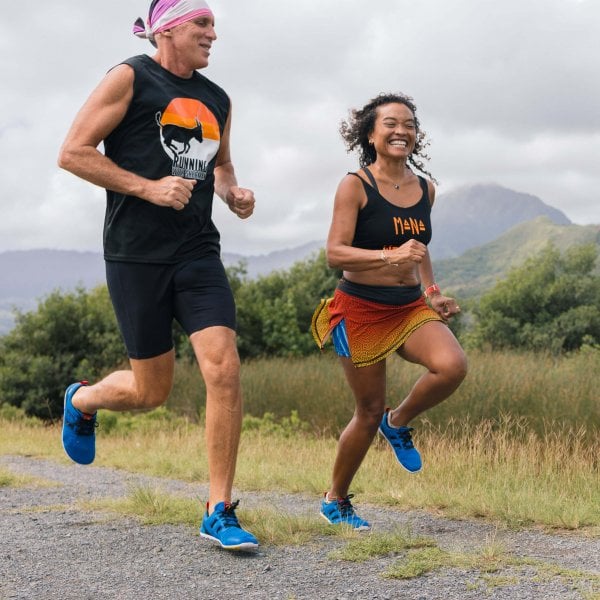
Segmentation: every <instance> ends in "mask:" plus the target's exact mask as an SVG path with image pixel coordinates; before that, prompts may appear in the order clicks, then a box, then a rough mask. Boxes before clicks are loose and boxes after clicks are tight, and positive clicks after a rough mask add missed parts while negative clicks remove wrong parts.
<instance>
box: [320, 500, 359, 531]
mask: <svg viewBox="0 0 600 600" xmlns="http://www.w3.org/2000/svg"><path fill="white" fill-rule="evenodd" d="M353 497H354V494H348V495H347V496H346V497H345V498H337V499H336V500H332V501H331V502H328V501H327V494H325V498H324V499H323V501H322V502H321V516H322V517H323V518H324V519H325V520H326V521H327V522H328V523H330V524H331V525H340V524H341V523H346V524H347V525H350V527H352V528H353V529H356V530H357V531H364V530H367V529H371V525H369V523H367V521H365V520H364V519H361V518H360V517H359V516H358V515H357V514H356V513H355V512H354V506H352V502H350V499H351V498H353Z"/></svg>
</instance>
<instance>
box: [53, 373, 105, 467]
mask: <svg viewBox="0 0 600 600" xmlns="http://www.w3.org/2000/svg"><path fill="white" fill-rule="evenodd" d="M82 385H87V381H80V382H77V383H72V384H71V385H70V386H69V387H68V388H67V390H66V391H65V410H64V414H63V427H62V444H63V448H64V449H65V452H66V453H67V455H68V456H69V458H70V459H71V460H73V461H75V462H76V463H79V464H80V465H89V464H90V463H91V462H94V457H95V456H96V427H97V426H98V423H97V422H96V415H95V414H93V415H91V416H89V415H84V414H83V413H82V412H81V411H80V410H77V409H76V408H75V407H74V406H73V404H72V402H71V401H72V399H73V395H74V394H75V392H76V391H77V390H78V389H79V388H80V387H81V386H82Z"/></svg>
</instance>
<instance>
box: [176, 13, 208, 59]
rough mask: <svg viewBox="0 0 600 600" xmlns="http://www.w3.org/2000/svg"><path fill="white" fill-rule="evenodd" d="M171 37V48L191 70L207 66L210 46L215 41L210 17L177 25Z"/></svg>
mask: <svg viewBox="0 0 600 600" xmlns="http://www.w3.org/2000/svg"><path fill="white" fill-rule="evenodd" d="M171 35H172V41H173V47H174V48H175V50H176V51H177V53H178V54H179V57H180V59H181V60H182V61H185V62H187V63H189V65H190V67H191V68H192V69H203V68H204V67H206V66H208V59H209V56H210V50H211V46H212V44H213V42H214V41H215V40H216V39H217V34H216V33H215V22H214V19H213V18H212V17H208V16H207V17H198V18H196V19H193V20H191V21H187V22H185V23H182V24H181V25H177V26H176V27H173V29H172V30H171Z"/></svg>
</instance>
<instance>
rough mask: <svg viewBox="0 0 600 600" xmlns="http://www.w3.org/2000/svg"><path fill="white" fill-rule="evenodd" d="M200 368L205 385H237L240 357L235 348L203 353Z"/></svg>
mask: <svg viewBox="0 0 600 600" xmlns="http://www.w3.org/2000/svg"><path fill="white" fill-rule="evenodd" d="M200 370H201V371H202V376H203V377H204V380H205V382H206V384H207V385H218V386H220V387H222V386H226V387H237V386H239V380H240V358H239V356H238V353H237V351H236V350H235V349H233V350H230V351H225V352H218V353H217V352H215V353H212V352H211V353H209V354H207V355H205V356H204V357H203V358H202V361H201V363H200Z"/></svg>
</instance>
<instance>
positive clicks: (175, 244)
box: [104, 55, 230, 264]
mask: <svg viewBox="0 0 600 600" xmlns="http://www.w3.org/2000/svg"><path fill="white" fill-rule="evenodd" d="M123 62H124V64H128V65H130V66H131V67H132V68H133V70H134V72H135V78H134V84H133V98H132V100H131V104H130V106H129V109H128V110H127V113H126V115H125V117H124V118H123V120H122V121H121V123H120V124H119V125H118V126H117V127H116V128H115V129H114V131H112V132H111V133H110V135H109V136H108V137H107V138H106V140H104V150H105V153H106V156H107V157H109V158H110V159H111V160H112V161H114V162H115V163H116V164H117V165H119V166H120V167H122V168H123V169H126V170H128V171H132V172H133V173H136V174H138V175H141V176H142V177H147V178H148V179H160V178H161V177H165V176H167V175H175V176H178V177H185V178H186V179H196V180H197V183H196V185H195V187H194V190H193V192H192V197H191V198H190V202H189V204H188V205H187V206H186V207H185V208H184V209H183V210H180V211H177V210H174V209H172V208H167V207H162V206H157V205H155V204H151V203H150V202H148V201H146V200H141V199H140V198H136V197H134V196H127V195H125V194H118V193H116V192H113V191H110V190H107V205H106V215H105V220H104V257H105V259H106V260H118V261H126V262H143V263H164V264H170V263H177V262H180V261H182V260H187V259H190V258H198V257H201V256H205V255H207V254H211V253H217V254H218V253H220V236H219V232H218V231H217V228H216V227H215V225H214V223H213V221H212V202H213V194H214V167H215V162H216V155H217V152H218V150H219V145H220V139H221V136H222V135H223V131H224V129H225V122H226V120H227V115H228V114H229V110H230V101H229V98H228V96H227V94H226V93H225V91H224V90H223V89H221V88H220V87H219V86H218V85H216V84H214V83H212V82H211V81H209V80H208V79H207V78H206V77H204V76H203V75H201V74H200V73H198V72H197V71H194V74H193V76H192V77H191V78H189V79H183V78H181V77H178V76H176V75H174V74H173V73H171V72H170V71H167V70H166V69H163V67H161V66H160V65H159V64H158V63H157V62H156V61H154V60H153V59H151V58H150V57H149V56H146V55H140V56H135V57H133V58H129V59H127V60H125V61H123Z"/></svg>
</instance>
